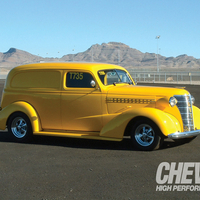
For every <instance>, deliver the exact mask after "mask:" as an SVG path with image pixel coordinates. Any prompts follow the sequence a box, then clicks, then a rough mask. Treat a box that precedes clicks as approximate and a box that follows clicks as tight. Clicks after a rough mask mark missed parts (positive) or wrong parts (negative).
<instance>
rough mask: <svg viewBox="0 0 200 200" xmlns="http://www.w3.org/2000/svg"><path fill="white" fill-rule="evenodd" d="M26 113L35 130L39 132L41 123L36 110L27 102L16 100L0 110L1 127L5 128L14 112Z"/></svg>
mask: <svg viewBox="0 0 200 200" xmlns="http://www.w3.org/2000/svg"><path fill="white" fill-rule="evenodd" d="M18 112H19V113H23V114H25V115H26V116H27V117H28V118H29V120H30V123H31V126H32V130H33V132H38V131H39V130H40V129H41V123H40V119H39V116H38V114H37V112H36V110H35V109H34V108H33V106H32V105H30V104H29V103H27V102H23V101H18V102H14V103H12V104H10V105H8V106H7V107H5V108H4V109H2V111H1V112H0V129H2V130H5V128H6V126H7V124H8V120H9V119H10V117H11V116H12V115H13V114H14V113H18Z"/></svg>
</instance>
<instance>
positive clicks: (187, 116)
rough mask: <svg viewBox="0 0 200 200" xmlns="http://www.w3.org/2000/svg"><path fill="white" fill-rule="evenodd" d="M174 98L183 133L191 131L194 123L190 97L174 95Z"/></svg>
mask: <svg viewBox="0 0 200 200" xmlns="http://www.w3.org/2000/svg"><path fill="white" fill-rule="evenodd" d="M174 97H175V98H176V99H177V101H178V102H177V104H176V105H177V107H178V109H179V111H180V114H181V117H182V121H183V130H184V131H185V132H188V131H193V130H194V121H193V110H192V99H191V95H174Z"/></svg>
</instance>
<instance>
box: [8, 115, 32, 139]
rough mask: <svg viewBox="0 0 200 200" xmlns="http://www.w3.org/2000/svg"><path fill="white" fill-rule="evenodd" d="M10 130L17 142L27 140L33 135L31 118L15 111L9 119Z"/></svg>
mask: <svg viewBox="0 0 200 200" xmlns="http://www.w3.org/2000/svg"><path fill="white" fill-rule="evenodd" d="M8 132H9V134H10V136H11V137H12V139H14V140H15V141H17V142H27V141H29V140H30V139H31V137H32V134H33V133H32V127H31V123H30V120H29V118H28V117H27V116H26V115H25V114H24V113H14V114H13V115H11V117H10V118H9V120H8Z"/></svg>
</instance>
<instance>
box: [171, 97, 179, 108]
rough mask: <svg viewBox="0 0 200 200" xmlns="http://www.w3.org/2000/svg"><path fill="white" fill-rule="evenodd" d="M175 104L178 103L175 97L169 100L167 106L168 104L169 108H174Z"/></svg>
mask: <svg viewBox="0 0 200 200" xmlns="http://www.w3.org/2000/svg"><path fill="white" fill-rule="evenodd" d="M177 102H178V101H177V99H176V98H175V97H171V98H170V99H169V104H170V106H171V107H174V106H175V105H176V104H177Z"/></svg>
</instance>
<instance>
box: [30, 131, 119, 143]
mask: <svg viewBox="0 0 200 200" xmlns="http://www.w3.org/2000/svg"><path fill="white" fill-rule="evenodd" d="M99 133H100V132H81V131H80V132H78V131H77V132H74V131H71V132H68V131H66V132H60V131H54V132H53V131H39V132H33V134H34V135H46V136H57V137H70V138H82V139H92V140H108V141H117V142H120V141H122V139H123V138H109V137H101V136H99Z"/></svg>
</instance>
